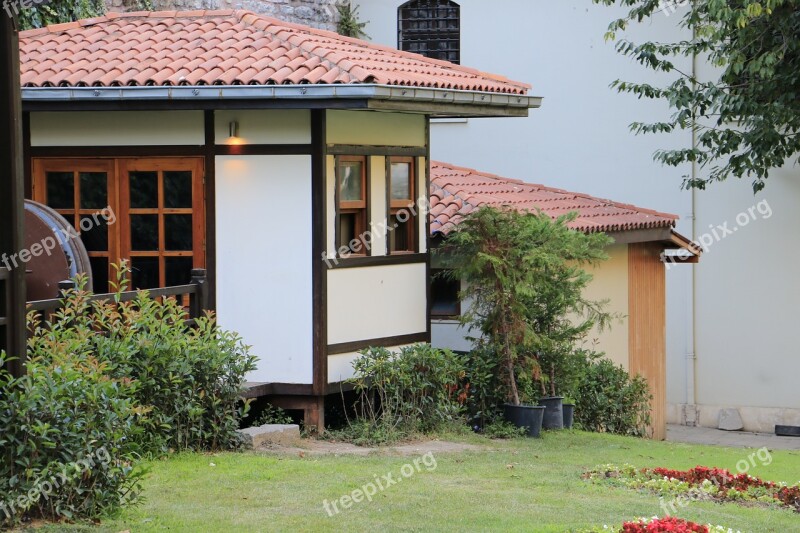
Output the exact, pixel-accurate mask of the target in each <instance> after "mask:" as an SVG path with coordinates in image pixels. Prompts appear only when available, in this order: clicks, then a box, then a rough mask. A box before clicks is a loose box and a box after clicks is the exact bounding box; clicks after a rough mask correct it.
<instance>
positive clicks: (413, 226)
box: [386, 156, 419, 255]
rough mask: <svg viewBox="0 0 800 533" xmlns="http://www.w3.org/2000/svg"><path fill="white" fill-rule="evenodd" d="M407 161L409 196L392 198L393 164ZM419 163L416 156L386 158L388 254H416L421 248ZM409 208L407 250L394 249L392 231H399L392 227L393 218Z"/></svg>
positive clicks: (406, 226)
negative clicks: (418, 193) (398, 198)
mask: <svg viewBox="0 0 800 533" xmlns="http://www.w3.org/2000/svg"><path fill="white" fill-rule="evenodd" d="M394 163H405V164H408V166H409V177H408V179H409V196H410V198H405V199H402V200H395V199H394V198H392V164H394ZM417 165H418V161H417V158H416V157H401V156H388V157H387V158H386V221H387V224H386V226H387V227H386V255H401V254H414V253H417V252H418V250H419V240H418V237H419V229H418V227H417V226H418V225H419V206H417ZM403 210H409V211H408V213H409V218H408V220H407V221H406V222H405V223H404V226H405V228H406V231H407V234H406V238H407V241H408V243H409V245H408V249H407V250H392V246H391V233H393V232H396V231H399V230H398V229H397V228H394V227H392V224H391V219H392V217H393V216H397V214H398V213H399V212H400V211H403Z"/></svg>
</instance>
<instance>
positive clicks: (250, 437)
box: [239, 424, 300, 449]
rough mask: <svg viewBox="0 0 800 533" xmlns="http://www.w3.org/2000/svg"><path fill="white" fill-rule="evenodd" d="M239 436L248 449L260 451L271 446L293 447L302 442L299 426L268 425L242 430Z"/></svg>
mask: <svg viewBox="0 0 800 533" xmlns="http://www.w3.org/2000/svg"><path fill="white" fill-rule="evenodd" d="M239 434H240V435H242V438H243V440H244V443H245V448H247V449H258V448H261V447H263V446H268V445H270V444H280V445H282V446H292V445H295V444H297V443H298V442H300V426H298V425H297V424H266V425H263V426H257V427H251V428H245V429H240V430H239Z"/></svg>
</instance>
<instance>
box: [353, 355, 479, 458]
mask: <svg viewBox="0 0 800 533" xmlns="http://www.w3.org/2000/svg"><path fill="white" fill-rule="evenodd" d="M353 368H354V369H355V377H353V378H352V379H350V380H349V381H350V382H351V383H352V384H353V385H354V388H355V391H356V394H358V400H357V402H356V405H355V409H356V420H354V421H351V422H350V424H349V425H350V428H349V430H350V432H349V435H350V436H351V437H356V438H357V439H358V440H360V441H361V443H368V442H370V441H375V442H379V443H383V442H391V441H392V440H397V439H398V438H402V437H404V436H409V435H411V434H414V433H418V432H419V433H430V432H435V431H440V430H442V429H444V428H446V427H448V426H449V425H451V424H452V423H453V422H456V421H461V420H462V414H463V410H464V409H463V405H464V403H465V402H466V399H467V393H466V392H465V391H464V390H462V388H461V383H462V380H463V379H464V376H465V357H464V356H462V355H458V354H456V353H453V352H451V351H450V350H438V349H435V348H432V347H431V346H430V345H428V344H417V345H414V346H408V347H403V348H401V349H400V350H399V351H398V352H396V353H394V352H391V351H389V350H387V349H386V348H369V349H367V350H364V351H362V352H361V356H360V357H358V358H357V359H356V360H355V361H354V362H353Z"/></svg>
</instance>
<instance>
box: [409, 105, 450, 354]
mask: <svg viewBox="0 0 800 533" xmlns="http://www.w3.org/2000/svg"><path fill="white" fill-rule="evenodd" d="M430 191H431V117H426V118H425V190H424V191H420V192H419V193H418V194H417V198H422V197H424V198H425V199H427V200H430ZM423 195H424V196H423ZM429 205H430V202H426V203H425V209H418V212H419V216H421V217H425V235H420V236H418V239H422V242H424V243H425V324H427V326H428V330H427V332H426V334H427V336H428V338H427V339H426V340H425V342H427V343H429V344H430V342H431V338H432V331H431V330H432V327H431V282H432V279H431V268H432V267H431V238H430V236H431V217H429V216H428V209H429V207H428V206H429ZM459 314H460V312H459Z"/></svg>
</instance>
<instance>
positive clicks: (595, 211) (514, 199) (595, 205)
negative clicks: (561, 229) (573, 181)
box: [429, 161, 678, 235]
mask: <svg viewBox="0 0 800 533" xmlns="http://www.w3.org/2000/svg"><path fill="white" fill-rule="evenodd" d="M430 202H431V205H430V212H429V216H430V222H431V234H432V235H433V234H436V233H442V234H447V233H449V232H450V231H452V230H453V229H455V227H456V226H457V225H458V224H459V223H460V222H461V221H462V220H464V217H465V216H467V215H468V214H469V213H471V212H472V211H474V210H475V209H476V208H478V207H482V206H486V205H489V206H494V207H501V206H512V207H515V208H516V209H517V210H519V211H536V210H541V211H542V212H544V213H547V214H548V215H550V216H551V217H557V216H560V215H566V214H567V213H570V212H572V211H577V212H578V218H576V219H575V220H574V221H573V222H572V223H571V224H570V226H571V227H572V228H574V229H576V230H579V231H584V232H587V233H595V232H600V231H603V232H616V231H629V230H639V229H651V228H672V227H673V226H674V225H675V221H676V220H678V217H677V216H676V215H670V214H667V213H659V212H658V211H652V210H650V209H643V208H641V207H636V206H634V205H629V204H622V203H619V202H613V201H611V200H604V199H602V198H595V197H594V196H589V195H588V194H580V193H574V192H568V191H564V190H561V189H554V188H552V187H545V186H544V185H536V184H533V183H525V182H522V181H519V180H513V179H508V178H503V177H500V176H495V175H494V174H487V173H486V172H479V171H477V170H473V169H470V168H463V167H457V166H454V165H450V164H448V163H439V162H436V161H433V162H431V190H430Z"/></svg>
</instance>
